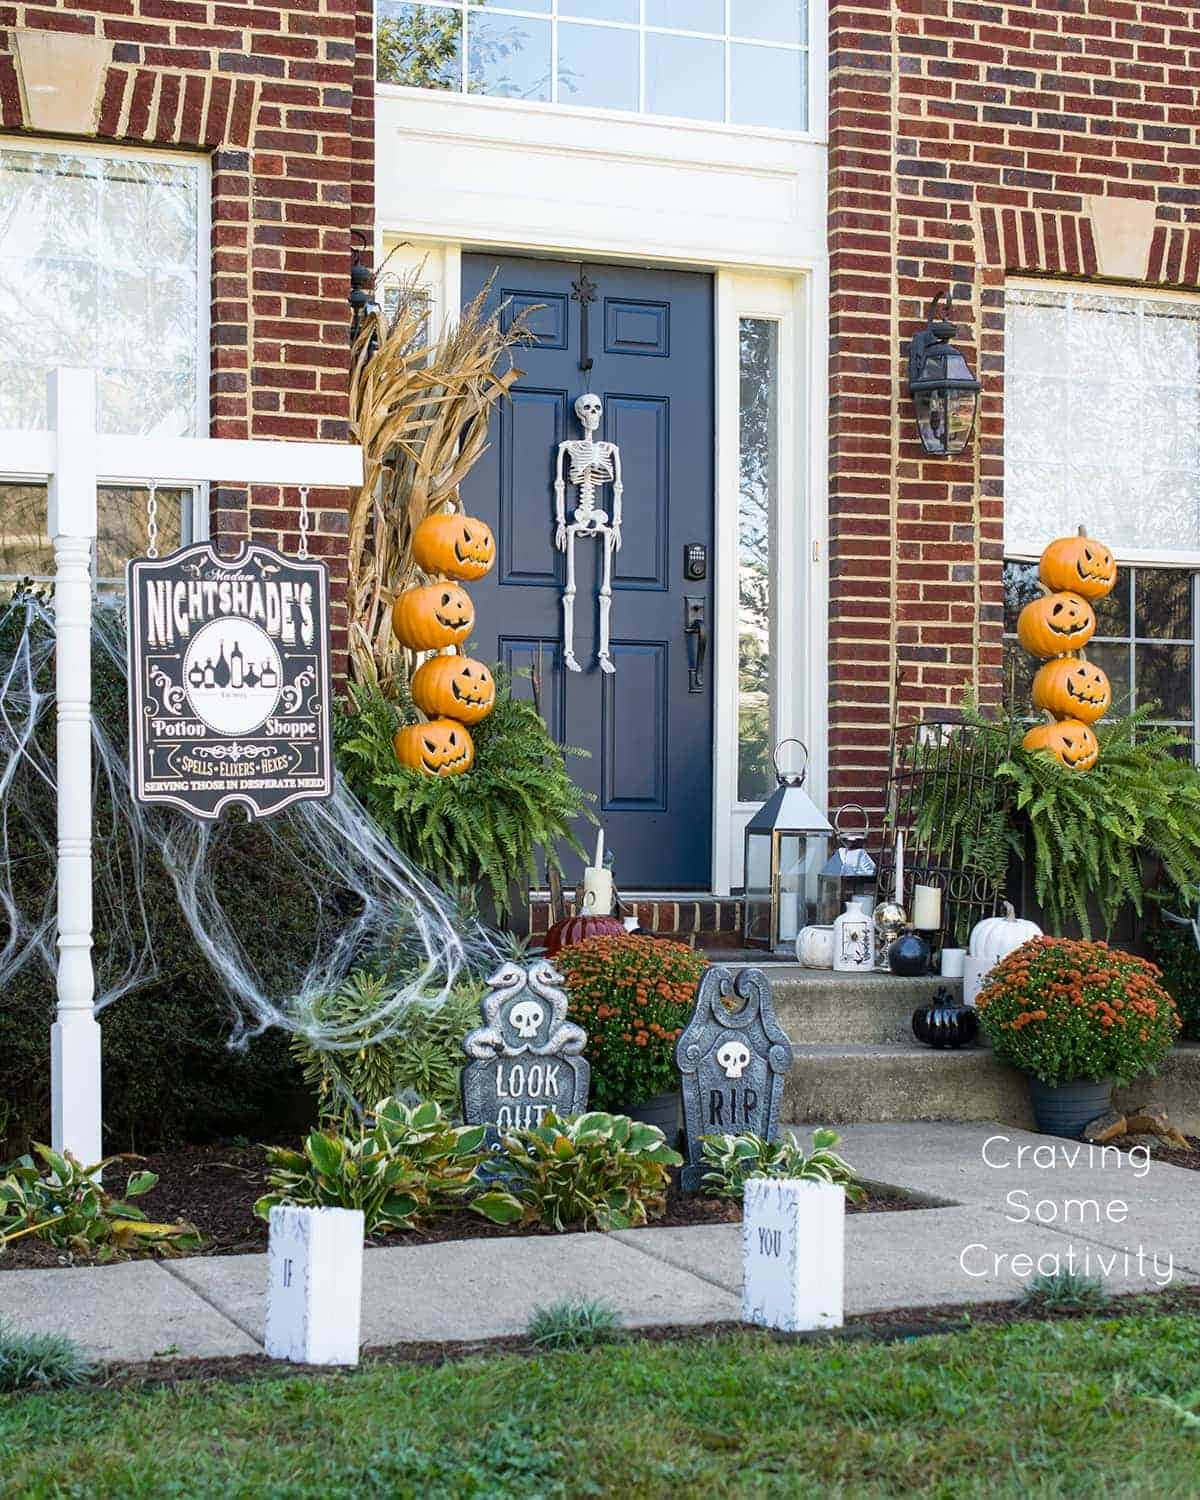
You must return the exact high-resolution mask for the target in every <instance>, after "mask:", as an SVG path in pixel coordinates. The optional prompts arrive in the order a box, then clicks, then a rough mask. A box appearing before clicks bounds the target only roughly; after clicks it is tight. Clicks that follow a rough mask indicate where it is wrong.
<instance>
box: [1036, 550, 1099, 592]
mask: <svg viewBox="0 0 1200 1500" xmlns="http://www.w3.org/2000/svg"><path fill="white" fill-rule="evenodd" d="M1038 572H1039V575H1040V577H1041V580H1042V582H1043V583H1044V584H1045V585H1046V587H1047V588H1048V589H1068V590H1070V592H1071V593H1073V594H1079V595H1081V596H1082V597H1083V598H1084V599H1103V598H1104V597H1105V595H1106V594H1111V593H1112V591H1113V586H1114V585H1115V584H1116V581H1117V564H1116V561H1115V560H1114V558H1113V555H1112V553H1111V552H1110V551H1109V549H1108V548H1107V547H1106V546H1104V544H1103V543H1102V542H1094V541H1093V540H1092V539H1091V537H1090V536H1064V537H1060V538H1059V540H1058V541H1057V542H1051V543H1050V545H1049V546H1048V547H1047V548H1046V550H1045V552H1043V553H1042V561H1041V565H1040V567H1039V569H1038Z"/></svg>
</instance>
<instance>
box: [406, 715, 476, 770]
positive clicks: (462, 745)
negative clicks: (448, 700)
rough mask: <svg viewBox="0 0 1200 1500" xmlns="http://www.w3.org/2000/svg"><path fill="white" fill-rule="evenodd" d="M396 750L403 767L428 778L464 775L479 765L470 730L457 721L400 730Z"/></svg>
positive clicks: (432, 721)
mask: <svg viewBox="0 0 1200 1500" xmlns="http://www.w3.org/2000/svg"><path fill="white" fill-rule="evenodd" d="M392 748H393V750H394V751H395V752H396V759H397V760H398V761H399V762H400V764H401V765H402V766H406V767H407V768H408V769H409V770H410V771H420V772H421V773H422V774H423V775H425V776H461V775H462V774H463V772H464V771H469V770H470V769H471V767H472V766H473V765H474V764H475V742H474V740H472V738H471V733H470V730H468V729H465V728H464V727H463V726H462V725H461V724H457V723H455V721H454V720H453V719H431V720H430V721H429V723H428V724H409V725H408V726H407V727H406V728H404V729H398V730H397V731H396V735H395V738H394V739H393V740H392Z"/></svg>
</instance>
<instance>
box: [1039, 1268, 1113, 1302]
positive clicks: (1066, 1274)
mask: <svg viewBox="0 0 1200 1500" xmlns="http://www.w3.org/2000/svg"><path fill="white" fill-rule="evenodd" d="M1107 1301H1108V1293H1107V1292H1106V1291H1105V1289H1104V1283H1103V1282H1102V1281H1101V1280H1100V1279H1099V1278H1098V1277H1096V1276H1085V1275H1084V1274H1083V1272H1082V1271H1074V1270H1065V1271H1040V1272H1039V1273H1038V1274H1037V1275H1036V1276H1033V1277H1031V1278H1030V1279H1029V1280H1028V1281H1027V1282H1026V1283H1025V1290H1024V1294H1023V1296H1022V1297H1021V1306H1022V1307H1029V1308H1034V1309H1061V1310H1070V1311H1080V1312H1082V1311H1085V1310H1087V1309H1088V1308H1098V1307H1103V1306H1104V1304H1105V1303H1106V1302H1107Z"/></svg>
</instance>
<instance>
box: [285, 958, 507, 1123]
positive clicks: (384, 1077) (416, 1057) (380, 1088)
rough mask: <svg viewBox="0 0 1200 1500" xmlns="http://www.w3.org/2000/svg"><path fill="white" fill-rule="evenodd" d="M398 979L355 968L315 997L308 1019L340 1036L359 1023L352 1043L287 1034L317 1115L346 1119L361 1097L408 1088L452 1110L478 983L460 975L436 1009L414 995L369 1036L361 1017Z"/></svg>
mask: <svg viewBox="0 0 1200 1500" xmlns="http://www.w3.org/2000/svg"><path fill="white" fill-rule="evenodd" d="M397 984H398V981H397V980H395V979H391V978H389V977H388V976H386V975H384V974H382V973H379V972H377V971H372V970H359V971H357V972H356V973H354V974H352V975H351V976H350V978H349V979H348V980H347V981H346V983H345V984H344V985H343V986H342V987H341V989H340V990H338V991H337V993H336V994H333V995H329V996H323V997H321V998H320V999H318V1000H317V1001H316V1002H315V1003H314V1005H313V1017H314V1019H315V1020H316V1021H317V1022H319V1023H320V1024H321V1025H322V1026H328V1027H332V1028H337V1030H338V1032H339V1034H344V1039H346V1040H350V1039H353V1028H354V1026H355V1023H356V1022H358V1021H363V1022H364V1025H363V1029H362V1032H361V1035H360V1036H359V1037H358V1038H357V1040H358V1045H357V1046H354V1047H350V1048H348V1049H347V1048H342V1047H338V1048H332V1047H320V1046H318V1045H317V1044H316V1043H315V1042H313V1041H312V1040H310V1039H309V1038H308V1037H307V1036H304V1035H299V1036H296V1037H293V1039H292V1044H291V1046H292V1053H293V1056H294V1057H295V1058H296V1059H297V1061H298V1062H299V1063H300V1064H301V1066H302V1067H303V1070H304V1079H305V1082H306V1083H307V1084H308V1085H309V1087H310V1088H311V1089H312V1090H313V1091H314V1092H315V1093H316V1096H317V1102H318V1106H319V1109H320V1112H321V1116H322V1118H325V1119H331V1120H335V1121H336V1120H341V1121H346V1120H348V1119H350V1118H352V1117H353V1115H354V1113H355V1106H358V1107H359V1108H361V1107H362V1105H363V1103H364V1101H366V1100H379V1099H387V1098H389V1097H395V1096H399V1095H403V1094H410V1093H411V1094H415V1095H417V1096H418V1097H419V1098H420V1099H423V1100H426V1099H427V1100H430V1101H432V1102H433V1103H434V1104H437V1105H440V1106H441V1108H442V1109H444V1110H445V1111H446V1112H447V1113H449V1114H454V1113H457V1110H458V1107H459V1083H458V1081H459V1074H460V1072H461V1070H462V1067H463V1064H464V1062H465V1061H466V1059H465V1057H464V1054H463V1050H462V1044H463V1038H464V1037H465V1036H466V1034H467V1032H469V1031H472V1030H473V1029H474V1028H475V1027H476V1026H478V1025H479V1020H480V1011H479V1001H480V996H481V995H482V993H483V986H482V985H480V984H477V983H475V982H473V981H472V980H467V979H464V980H461V981H460V982H459V983H458V984H457V985H455V987H454V988H453V989H452V990H451V991H450V993H449V994H448V995H447V997H446V999H445V1001H444V1002H443V1003H442V1004H441V1005H440V1006H438V1007H437V1008H436V1009H430V1008H427V1007H425V1006H423V1005H421V1004H419V1003H418V1002H415V1001H414V1002H413V1003H412V1004H410V1005H409V1006H408V1007H407V1008H406V1010H405V1012H404V1014H403V1016H402V1018H401V1019H400V1021H399V1022H398V1024H397V1026H396V1029H395V1030H394V1031H393V1032H392V1033H391V1034H390V1035H388V1036H386V1037H383V1038H380V1039H379V1040H371V1031H372V1029H373V1028H369V1027H367V1026H366V1025H365V1018H366V1017H368V1016H370V1015H372V1014H375V1013H377V1012H378V1010H379V1008H380V1006H381V1005H382V1004H383V1003H384V1002H385V1001H386V1000H387V998H388V996H389V995H390V994H392V993H393V992H394V991H395V989H396V988H397Z"/></svg>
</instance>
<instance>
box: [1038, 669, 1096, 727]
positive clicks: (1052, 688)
mask: <svg viewBox="0 0 1200 1500" xmlns="http://www.w3.org/2000/svg"><path fill="white" fill-rule="evenodd" d="M1033 704H1034V707H1035V708H1044V709H1046V710H1047V711H1048V712H1050V713H1052V714H1053V715H1054V717H1055V718H1056V719H1081V720H1082V721H1083V722H1084V723H1085V724H1094V723H1095V722H1096V720H1097V719H1102V718H1103V717H1104V715H1105V714H1106V713H1107V712H1108V711H1109V709H1110V708H1111V707H1112V688H1111V687H1110V685H1109V681H1108V677H1107V675H1106V674H1105V673H1104V672H1102V671H1101V670H1100V668H1099V667H1094V666H1092V664H1091V662H1090V661H1081V660H1080V658H1079V657H1077V656H1060V657H1059V658H1058V659H1057V660H1056V661H1048V662H1047V663H1046V664H1045V666H1044V667H1039V668H1038V670H1037V675H1036V676H1035V677H1034V679H1033Z"/></svg>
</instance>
